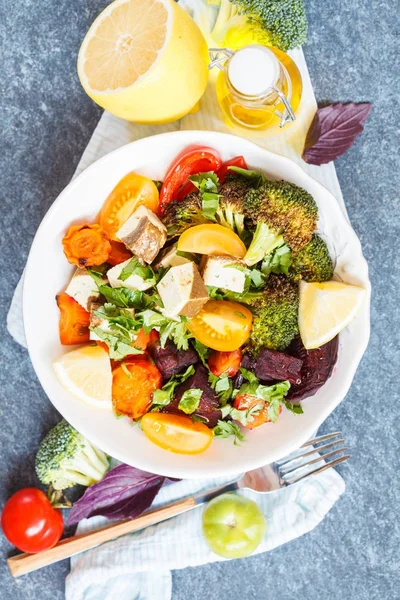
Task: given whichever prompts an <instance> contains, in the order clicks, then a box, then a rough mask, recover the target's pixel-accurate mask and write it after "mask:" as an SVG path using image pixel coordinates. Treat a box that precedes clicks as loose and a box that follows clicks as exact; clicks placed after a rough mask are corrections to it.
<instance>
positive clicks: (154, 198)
mask: <svg viewBox="0 0 400 600" xmlns="http://www.w3.org/2000/svg"><path fill="white" fill-rule="evenodd" d="M142 204H144V206H147V208H149V209H150V210H152V211H153V212H157V208H158V189H157V187H156V185H155V183H154V182H153V181H152V180H151V179H148V178H147V177H143V176H142V175H138V174H137V173H128V174H127V175H125V177H123V178H122V179H121V181H120V182H119V183H117V185H116V186H115V188H114V189H113V191H112V192H111V194H110V195H109V196H108V198H107V200H106V201H105V202H104V204H103V207H102V209H101V211H100V225H101V226H102V227H103V229H104V231H105V232H106V233H107V235H108V236H109V237H110V238H111V239H112V240H115V241H117V242H118V241H119V240H118V238H117V237H116V233H117V231H118V229H119V228H120V227H121V225H123V223H125V221H127V220H128V219H129V217H130V216H131V214H132V213H133V212H135V210H136V209H137V208H138V207H139V206H140V205H142Z"/></svg>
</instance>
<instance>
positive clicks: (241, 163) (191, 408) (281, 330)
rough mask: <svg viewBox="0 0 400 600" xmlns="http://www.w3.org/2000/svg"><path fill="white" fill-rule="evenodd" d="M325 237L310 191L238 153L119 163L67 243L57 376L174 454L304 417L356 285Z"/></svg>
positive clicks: (332, 356) (207, 151) (326, 370)
mask: <svg viewBox="0 0 400 600" xmlns="http://www.w3.org/2000/svg"><path fill="white" fill-rule="evenodd" d="M326 242H328V243H329V240H324V239H323V236H322V235H321V234H320V233H318V207H317V204H316V202H315V200H314V198H313V197H312V196H311V195H310V194H309V193H308V192H307V191H306V190H304V189H302V188H300V187H298V186H296V185H294V184H292V183H290V182H287V181H274V180H271V179H268V178H267V177H266V176H265V175H264V174H263V173H262V172H260V171H255V170H252V169H250V168H248V166H247V164H246V160H245V157H243V156H237V157H235V158H233V159H231V160H229V161H227V162H223V161H222V159H221V156H220V155H219V153H218V152H216V151H215V150H213V149H212V148H208V147H191V148H188V149H187V150H186V151H185V152H184V153H182V154H181V155H179V156H178V157H177V158H176V159H175V160H174V161H173V163H172V165H171V167H170V168H169V170H168V172H167V174H166V176H165V178H164V181H163V182H159V181H152V180H151V179H148V178H146V177H144V176H142V175H140V174H138V173H134V172H131V173H128V174H127V175H126V176H125V177H124V178H123V179H122V180H121V181H120V182H119V183H118V184H117V186H116V187H115V188H114V190H113V191H112V192H111V194H110V195H109V196H108V198H107V199H106V200H105V202H104V204H103V206H102V207H101V210H100V213H99V217H98V219H97V221H96V222H95V223H82V224H77V225H72V226H71V227H69V229H68V231H67V232H66V234H65V236H64V238H63V241H62V243H63V247H64V253H65V256H66V258H67V260H68V262H70V263H71V264H72V265H75V267H76V270H75V272H74V274H73V276H72V279H71V280H70V282H69V283H68V285H67V287H66V289H65V291H64V292H62V293H60V294H58V295H57V304H58V307H59V309H60V323H59V330H60V341H61V344H63V345H65V346H70V345H76V344H79V347H77V348H75V349H73V350H70V351H69V352H67V353H65V354H64V355H63V356H61V357H60V358H59V359H58V360H57V361H56V362H55V363H54V368H55V371H56V374H57V376H58V378H59V380H60V382H61V383H62V384H63V385H64V386H65V387H66V389H67V390H69V391H70V392H71V394H73V395H74V396H76V397H77V398H79V399H81V400H82V401H85V402H88V403H90V404H92V405H93V406H94V407H96V408H99V409H100V408H105V409H109V410H110V409H112V410H113V412H114V414H115V416H116V417H117V418H129V419H131V420H132V422H133V423H134V424H137V425H138V426H140V427H141V429H142V431H143V434H144V435H146V436H147V437H148V439H150V440H151V441H152V442H154V443H155V444H157V445H158V446H159V447H161V448H164V449H165V450H169V451H172V452H178V453H184V454H196V453H200V452H203V451H204V450H206V449H207V448H208V447H209V445H210V444H211V442H212V440H213V438H215V437H219V438H229V437H231V438H233V440H234V442H235V443H238V442H241V441H244V439H245V433H244V432H245V431H246V430H252V429H255V428H258V427H261V426H266V424H270V425H268V426H273V423H275V422H276V421H277V419H278V418H279V415H280V414H281V412H282V411H287V410H289V411H291V412H292V413H294V414H295V415H301V414H302V413H303V409H302V405H301V401H302V400H303V399H305V398H306V397H308V396H311V395H313V394H315V393H316V392H317V391H318V389H319V388H320V387H321V386H322V385H324V383H325V382H326V381H327V379H328V378H329V377H330V375H331V373H332V370H333V367H334V365H335V363H336V360H337V356H338V346H339V338H338V334H339V332H340V331H341V330H342V329H344V328H345V327H346V326H347V325H348V324H349V322H350V321H351V319H352V318H353V317H354V315H355V314H356V312H357V310H358V308H359V307H360V305H361V303H362V301H363V299H364V296H365V290H364V289H363V288H361V287H357V286H353V285H348V284H346V283H343V282H342V281H337V280H334V257H332V256H331V254H330V252H329V249H328V245H327V243H326ZM297 418H301V416H298V417H297ZM249 435H251V433H250V434H249Z"/></svg>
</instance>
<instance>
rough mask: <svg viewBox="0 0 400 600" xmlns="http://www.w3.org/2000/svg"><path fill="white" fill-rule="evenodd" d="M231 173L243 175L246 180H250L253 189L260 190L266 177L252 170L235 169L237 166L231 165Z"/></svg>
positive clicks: (229, 168)
mask: <svg viewBox="0 0 400 600" xmlns="http://www.w3.org/2000/svg"><path fill="white" fill-rule="evenodd" d="M228 170H229V171H233V172H234V173H237V174H238V175H241V176H242V177H244V178H245V179H249V180H250V182H251V185H252V187H255V188H258V187H259V186H260V185H261V184H262V182H263V181H264V175H263V174H262V173H259V172H258V171H253V170H252V169H242V168H241V167H235V165H230V166H229V167H228Z"/></svg>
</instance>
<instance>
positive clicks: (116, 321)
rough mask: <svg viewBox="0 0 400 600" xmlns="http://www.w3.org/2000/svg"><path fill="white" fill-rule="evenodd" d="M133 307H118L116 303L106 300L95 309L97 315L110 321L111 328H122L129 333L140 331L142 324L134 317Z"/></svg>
mask: <svg viewBox="0 0 400 600" xmlns="http://www.w3.org/2000/svg"><path fill="white" fill-rule="evenodd" d="M130 311H132V312H133V309H126V308H118V307H117V306H115V304H111V303H109V302H106V303H105V304H104V305H103V306H100V307H99V308H98V309H97V310H95V311H94V314H95V315H96V317H98V318H99V319H102V320H106V321H108V322H109V324H110V326H111V329H120V330H123V331H125V332H126V333H127V335H128V337H129V332H131V331H132V332H138V331H139V330H140V329H141V324H140V322H139V321H136V320H135V319H134V317H133V314H132V312H130Z"/></svg>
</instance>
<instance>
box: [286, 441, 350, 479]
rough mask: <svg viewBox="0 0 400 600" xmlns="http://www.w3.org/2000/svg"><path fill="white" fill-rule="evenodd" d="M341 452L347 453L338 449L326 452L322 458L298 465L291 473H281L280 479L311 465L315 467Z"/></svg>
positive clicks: (344, 449) (345, 450)
mask: <svg viewBox="0 0 400 600" xmlns="http://www.w3.org/2000/svg"><path fill="white" fill-rule="evenodd" d="M341 452H347V448H338V449H337V450H333V451H332V452H328V454H324V455H323V456H318V458H314V460H309V461H308V462H306V463H304V464H303V465H298V466H297V467H294V468H293V469H292V470H291V471H287V473H283V475H281V477H282V478H284V477H290V476H291V474H292V473H295V472H296V471H298V470H299V469H305V467H310V466H311V465H315V464H316V463H319V462H321V461H323V460H326V459H327V458H330V457H331V456H334V455H335V454H340V453H341Z"/></svg>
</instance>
